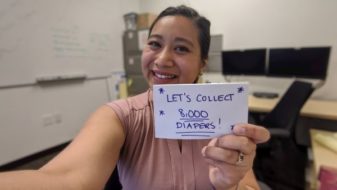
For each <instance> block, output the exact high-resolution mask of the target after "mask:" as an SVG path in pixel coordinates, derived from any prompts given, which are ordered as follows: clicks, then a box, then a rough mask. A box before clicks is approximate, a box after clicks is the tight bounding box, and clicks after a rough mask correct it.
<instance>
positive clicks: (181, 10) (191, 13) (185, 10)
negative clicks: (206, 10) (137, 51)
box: [149, 5, 211, 60]
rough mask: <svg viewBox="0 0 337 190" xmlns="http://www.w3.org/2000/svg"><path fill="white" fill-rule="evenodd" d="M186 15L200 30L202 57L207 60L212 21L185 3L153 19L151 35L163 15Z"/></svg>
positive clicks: (167, 9)
mask: <svg viewBox="0 0 337 190" xmlns="http://www.w3.org/2000/svg"><path fill="white" fill-rule="evenodd" d="M175 15H179V16H184V17H186V18H188V19H190V20H191V21H192V22H193V23H194V24H195V25H196V26H197V28H198V30H199V44H200V49H201V59H202V60H206V59H208V50H209V44H210V38H211V37H210V25H211V22H210V21H209V20H208V19H207V18H205V17H203V16H201V15H199V13H198V12H197V11H196V10H194V9H192V8H190V7H187V6H185V5H180V6H177V7H168V8H166V9H165V10H163V11H162V12H161V13H160V14H159V15H158V17H157V18H156V19H155V20H154V21H153V23H152V25H151V27H150V30H149V36H150V35H151V32H152V29H153V27H154V25H155V24H156V23H157V22H158V20H160V19H161V18H162V17H165V16H175Z"/></svg>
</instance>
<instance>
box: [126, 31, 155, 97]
mask: <svg viewBox="0 0 337 190" xmlns="http://www.w3.org/2000/svg"><path fill="white" fill-rule="evenodd" d="M147 34H148V30H126V31H125V32H124V34H123V50H124V69H125V75H126V80H127V93H128V96H133V95H137V94H139V93H142V92H145V91H146V90H147V89H148V88H149V87H148V84H147V81H146V79H145V78H144V77H143V74H142V69H141V56H142V49H143V47H144V43H146V40H147Z"/></svg>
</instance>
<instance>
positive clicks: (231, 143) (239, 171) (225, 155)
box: [202, 124, 270, 189]
mask: <svg viewBox="0 0 337 190" xmlns="http://www.w3.org/2000/svg"><path fill="white" fill-rule="evenodd" d="M269 138H270V134H269V132H268V130H267V129H265V128H264V127H260V126H256V125H252V124H238V125H236V126H235V127H234V128H233V134H229V135H224V136H221V137H218V138H213V139H212V140H211V141H210V142H209V144H208V145H207V146H205V147H204V148H203V149H202V154H203V156H204V158H205V160H206V161H207V162H208V163H209V164H210V166H209V178H210V181H211V183H212V184H213V186H214V187H215V188H216V189H230V188H235V187H237V185H238V184H239V182H240V181H241V180H242V179H243V178H244V177H245V176H246V174H247V173H248V172H250V171H251V170H252V167H253V162H254V157H255V150H256V145H257V144H258V143H263V142H266V141H267V140H268V139H269ZM250 176H251V177H252V178H253V175H250ZM251 180H255V179H254V178H253V179H251ZM255 183H256V182H255Z"/></svg>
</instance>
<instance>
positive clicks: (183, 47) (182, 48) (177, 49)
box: [175, 46, 190, 53]
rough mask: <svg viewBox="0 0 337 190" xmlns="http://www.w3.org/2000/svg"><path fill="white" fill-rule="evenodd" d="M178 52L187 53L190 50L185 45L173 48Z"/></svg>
mask: <svg viewBox="0 0 337 190" xmlns="http://www.w3.org/2000/svg"><path fill="white" fill-rule="evenodd" d="M175 49H176V51H177V52H178V53H187V52H189V51H190V50H189V49H188V48H187V47H185V46H178V47H176V48H175Z"/></svg>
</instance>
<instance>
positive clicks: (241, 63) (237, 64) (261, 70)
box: [222, 49, 266, 75]
mask: <svg viewBox="0 0 337 190" xmlns="http://www.w3.org/2000/svg"><path fill="white" fill-rule="evenodd" d="M265 65H266V49H247V50H232V51H222V74H223V75H265V68H266V66H265Z"/></svg>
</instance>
